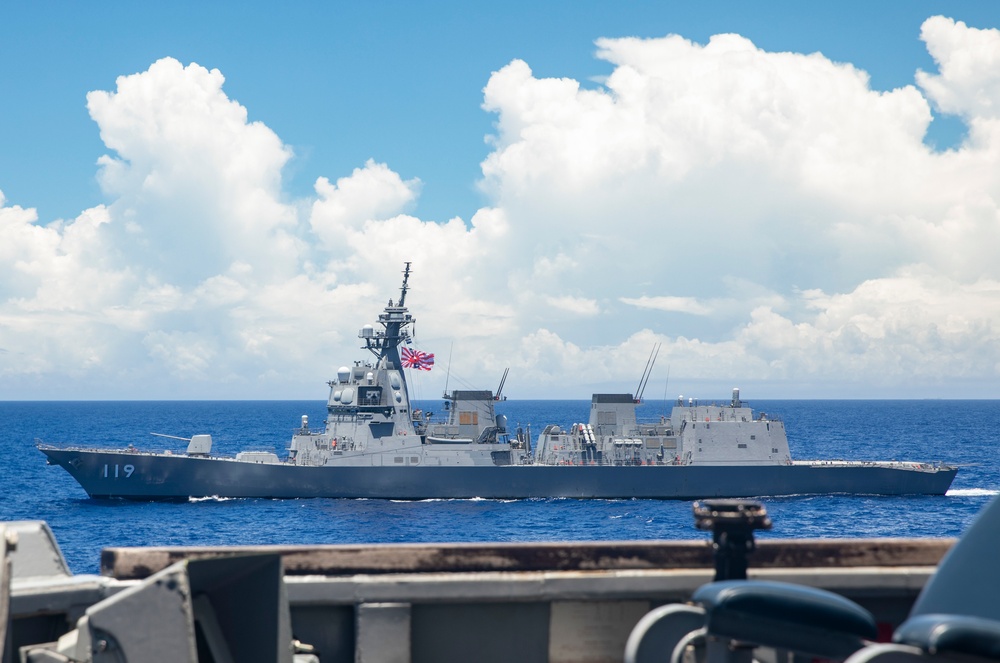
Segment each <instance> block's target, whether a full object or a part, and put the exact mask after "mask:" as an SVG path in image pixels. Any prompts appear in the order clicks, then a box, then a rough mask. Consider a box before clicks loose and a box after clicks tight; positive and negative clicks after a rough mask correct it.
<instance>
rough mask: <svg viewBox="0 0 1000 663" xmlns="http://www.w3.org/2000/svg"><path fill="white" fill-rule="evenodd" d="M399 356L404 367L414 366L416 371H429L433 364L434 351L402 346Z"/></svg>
mask: <svg viewBox="0 0 1000 663" xmlns="http://www.w3.org/2000/svg"><path fill="white" fill-rule="evenodd" d="M401 358H402V360H403V366H404V367H405V368H415V369H416V370H418V371H429V370H431V368H432V367H433V366H434V353H428V352H422V351H420V350H411V349H409V348H403V352H402V354H401Z"/></svg>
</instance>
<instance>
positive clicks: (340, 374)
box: [337, 366, 351, 382]
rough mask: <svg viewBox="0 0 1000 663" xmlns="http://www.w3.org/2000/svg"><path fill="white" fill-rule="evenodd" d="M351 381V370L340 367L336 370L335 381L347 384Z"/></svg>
mask: <svg viewBox="0 0 1000 663" xmlns="http://www.w3.org/2000/svg"><path fill="white" fill-rule="evenodd" d="M350 379H351V369H349V368H348V367H346V366H341V367H340V368H338V369H337V381H338V382H347V381H348V380H350Z"/></svg>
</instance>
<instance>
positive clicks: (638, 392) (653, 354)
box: [635, 343, 663, 403]
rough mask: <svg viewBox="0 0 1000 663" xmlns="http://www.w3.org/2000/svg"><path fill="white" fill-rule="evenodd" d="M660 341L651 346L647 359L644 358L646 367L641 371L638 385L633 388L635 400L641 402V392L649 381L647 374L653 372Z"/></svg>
mask: <svg viewBox="0 0 1000 663" xmlns="http://www.w3.org/2000/svg"><path fill="white" fill-rule="evenodd" d="M661 345H663V344H662V343H657V344H656V345H654V346H653V350H652V351H651V352H650V353H649V359H647V360H646V368H645V370H643V372H642V377H641V378H639V386H638V387H637V388H636V390H635V402H636V403H640V402H642V392H644V391H646V383H647V382H649V376H650V375H652V373H653V364H655V363H656V357H657V355H659V354H660V346H661Z"/></svg>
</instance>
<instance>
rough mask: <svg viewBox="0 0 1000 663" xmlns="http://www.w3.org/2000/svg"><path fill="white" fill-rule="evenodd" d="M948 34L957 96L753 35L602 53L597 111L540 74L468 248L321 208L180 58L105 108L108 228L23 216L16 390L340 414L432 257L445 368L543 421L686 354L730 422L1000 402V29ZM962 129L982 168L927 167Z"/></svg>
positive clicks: (330, 200) (398, 199)
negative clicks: (890, 402) (895, 401)
mask: <svg viewBox="0 0 1000 663" xmlns="http://www.w3.org/2000/svg"><path fill="white" fill-rule="evenodd" d="M921 38H922V39H923V40H924V41H925V42H926V43H927V47H928V50H929V51H930V52H931V54H932V56H933V57H934V59H935V61H936V62H937V63H938V66H939V72H938V73H936V74H935V73H924V72H918V73H917V74H916V85H912V86H906V87H903V88H900V89H897V90H890V91H878V90H873V89H871V87H870V81H869V78H868V76H867V74H866V73H865V72H863V71H861V70H859V69H857V68H855V67H853V66H851V65H849V64H841V63H835V62H831V61H830V60H828V59H827V58H825V57H824V56H822V55H820V54H812V55H803V54H796V53H770V52H767V51H764V50H762V49H759V48H757V47H756V46H755V45H754V44H752V43H751V42H750V41H748V40H747V39H745V38H743V37H741V36H739V35H732V34H730V35H717V36H716V37H713V38H712V39H711V40H710V41H709V42H708V43H707V44H704V45H701V44H696V43H693V42H691V41H688V40H686V39H684V38H682V37H679V36H667V37H664V38H660V39H637V38H625V39H601V40H598V42H597V49H598V50H597V56H598V57H599V58H601V59H603V60H605V61H607V62H608V63H610V64H611V65H612V67H613V71H612V73H611V74H610V75H609V76H608V77H607V78H606V79H604V84H603V85H601V86H597V87H589V88H588V87H584V86H581V85H580V84H579V83H578V82H577V81H574V80H572V79H567V78H536V77H535V75H534V74H533V73H532V71H531V69H530V67H529V65H528V64H527V63H525V62H523V61H520V60H515V61H513V62H511V63H510V64H509V65H507V66H506V67H503V68H502V69H500V70H499V71H497V72H495V73H494V74H493V75H492V76H491V77H490V79H489V81H488V82H487V84H486V86H485V89H484V99H483V107H484V109H485V110H486V111H488V112H490V113H493V114H495V116H496V134H495V135H494V136H492V138H491V142H490V145H491V147H492V151H491V153H490V154H489V155H488V156H487V158H486V159H485V160H484V162H483V164H482V169H483V180H482V182H481V187H482V190H483V192H484V193H485V194H486V195H487V196H488V198H489V205H488V206H486V207H484V208H483V209H480V210H479V211H478V212H477V213H476V214H475V215H473V217H472V218H471V219H469V220H468V221H466V220H463V219H461V218H457V217H456V218H452V219H450V220H447V221H445V222H441V223H437V222H430V221H425V220H422V219H420V218H418V217H416V216H414V215H413V213H412V212H413V210H414V209H415V202H416V200H417V198H418V196H419V192H420V186H421V183H420V181H419V180H417V179H412V180H404V179H403V178H402V177H401V176H400V175H399V174H398V173H396V172H395V171H393V170H392V165H391V164H387V163H378V162H375V161H373V160H369V161H367V162H366V163H365V164H363V165H362V166H359V167H358V168H356V169H354V171H353V172H351V173H349V174H345V175H341V176H339V177H338V176H337V175H338V174H328V175H327V176H318V177H317V178H316V180H315V195H314V196H310V197H309V198H308V199H306V200H304V201H291V200H290V196H289V195H288V194H287V192H286V191H285V186H284V183H283V180H282V173H283V170H284V168H285V167H286V165H287V164H288V162H289V160H290V159H291V158H292V156H293V155H292V150H291V149H290V148H289V147H288V146H286V145H285V144H284V143H283V142H282V141H281V139H280V138H279V137H278V136H277V135H276V134H275V133H274V132H273V131H272V130H271V129H270V128H268V127H266V126H265V125H263V124H262V123H260V122H254V121H252V120H251V119H250V113H248V110H247V109H246V108H244V107H243V106H242V105H240V104H239V103H238V102H237V101H235V100H232V99H230V98H229V97H228V96H227V94H226V93H225V92H224V91H223V83H224V79H223V76H222V74H221V73H220V72H219V71H218V70H209V69H206V68H204V67H202V66H200V65H197V64H189V65H186V66H185V65H182V64H181V63H179V62H177V61H175V60H172V59H169V58H167V59H164V60H160V61H158V62H155V63H153V64H152V65H151V66H150V67H149V69H148V70H147V71H144V72H141V73H137V74H132V75H129V76H123V77H121V78H119V79H118V81H117V87H116V89H115V90H114V91H110V92H103V91H96V92H93V93H91V94H90V95H88V107H89V109H90V112H91V116H92V117H93V119H94V120H95V122H97V124H98V127H99V130H100V133H101V137H102V139H103V140H104V142H105V144H106V145H107V147H108V150H109V154H108V155H105V156H104V157H101V159H100V160H99V167H98V177H99V180H100V182H101V185H102V187H103V190H104V192H105V194H106V195H107V196H108V203H107V204H106V205H103V206H99V207H95V208H92V209H89V210H86V211H85V212H83V213H81V214H80V215H79V216H78V217H77V218H75V219H72V220H68V221H67V220H59V221H53V222H50V223H40V222H39V219H38V217H37V214H36V212H35V211H34V210H32V209H30V208H23V207H19V206H7V205H5V203H4V202H3V200H2V197H0V374H2V375H3V376H4V378H5V381H6V384H7V385H8V387H7V389H8V391H9V393H10V394H12V395H13V394H14V393H16V391H17V390H21V389H24V388H26V387H31V388H32V389H35V391H34V392H32V393H33V394H35V395H36V396H49V397H74V396H105V397H122V396H125V395H128V396H134V395H136V394H142V395H148V396H150V397H157V396H164V395H170V396H173V395H176V394H177V393H179V391H180V392H183V393H185V394H190V395H201V396H215V397H232V396H235V397H239V396H244V397H245V396H257V397H261V396H263V397H267V396H282V395H286V394H287V395H300V396H306V397H309V396H312V397H316V396H318V395H320V394H321V393H322V388H321V387H319V385H320V383H321V381H322V380H323V379H325V378H326V377H328V376H329V374H330V373H331V371H332V370H334V369H335V367H336V366H338V365H340V364H343V363H345V362H349V361H350V360H351V359H353V358H361V357H362V355H361V351H360V350H358V348H357V338H356V334H357V329H358V328H359V327H360V326H361V325H362V324H364V323H365V322H369V321H370V319H371V318H372V316H373V315H375V314H376V313H377V312H378V310H379V308H380V307H381V305H382V304H384V303H385V300H387V299H389V298H390V297H391V298H393V299H395V298H397V297H398V294H399V293H398V286H399V276H400V274H399V273H400V270H401V269H402V264H403V262H404V261H411V262H412V263H413V269H414V275H413V278H412V280H411V286H412V290H411V293H410V294H409V295H408V303H409V304H410V306H411V308H412V310H413V312H414V314H415V315H416V317H417V318H418V320H419V323H418V327H417V331H418V342H419V343H420V344H421V345H423V346H424V347H425V348H426V349H428V350H429V351H432V352H435V351H436V352H437V354H438V356H439V359H440V360H441V361H442V362H443V358H444V352H445V348H447V347H449V346H450V344H451V342H452V341H454V342H455V353H454V354H455V356H454V369H455V373H456V374H463V375H466V376H469V378H470V379H472V380H475V381H476V382H477V383H482V382H487V383H492V380H493V378H494V376H495V375H499V372H500V370H502V368H504V367H506V366H511V368H512V371H511V378H510V381H509V384H510V386H509V387H508V393H511V394H516V396H517V397H522V398H527V397H559V396H573V397H586V396H587V395H588V393H589V391H591V390H601V391H606V390H608V388H609V385H610V386H612V387H614V388H616V389H617V388H621V389H622V390H630V389H633V388H634V385H632V384H631V380H632V379H637V378H638V375H637V373H638V372H640V370H641V367H642V366H643V365H644V364H645V362H646V360H647V359H648V356H649V352H650V349H651V348H652V347H653V346H654V345H655V344H656V343H662V344H663V350H662V351H661V354H660V357H661V359H660V364H661V366H664V367H665V366H666V365H669V366H670V371H671V380H672V383H676V384H678V385H679V388H683V387H682V385H683V384H684V383H685V381H687V382H689V383H694V384H697V385H701V386H706V385H712V388H713V389H721V390H722V394H723V395H724V394H725V393H727V390H728V388H729V387H731V386H732V384H734V383H737V382H743V383H744V384H746V383H748V382H749V383H756V384H758V385H760V384H763V383H764V381H772V383H774V384H777V385H781V384H792V383H794V384H796V385H802V384H827V383H836V384H837V385H840V386H841V387H842V388H845V389H846V388H854V387H857V386H865V387H870V386H871V385H877V386H879V388H883V387H884V388H885V389H886V390H891V389H893V388H896V389H899V390H904V391H906V393H912V391H910V390H912V389H913V387H912V385H914V384H919V385H924V387H923V388H924V389H925V391H926V393H927V394H928V395H935V394H934V393H932V392H933V391H934V390H935V389H938V388H941V387H942V385H944V384H946V383H949V382H951V383H955V382H958V383H963V381H965V382H968V383H971V382H974V381H976V380H990V381H992V380H995V378H996V374H997V371H998V370H1000V369H998V367H1000V350H997V349H996V348H1000V344H998V343H997V342H996V341H997V340H998V339H996V332H995V330H996V329H1000V304H997V303H996V302H1000V297H998V296H997V295H998V294H1000V293H998V289H1000V285H998V284H1000V266H998V263H997V261H996V259H995V255H994V254H995V247H996V246H1000V211H998V207H997V200H1000V180H998V179H997V178H996V176H995V173H996V172H998V166H1000V163H998V162H1000V142H998V141H996V140H994V138H993V136H994V133H995V131H996V130H997V127H998V126H1000V125H998V124H997V122H996V117H995V116H996V108H998V107H1000V85H998V84H997V81H998V80H1000V78H998V74H996V71H997V68H996V66H995V63H996V62H997V60H998V59H1000V32H998V31H996V30H980V29H976V28H972V27H969V26H967V25H965V24H963V23H961V22H956V21H954V20H951V19H946V18H942V17H935V18H931V19H928V21H927V22H926V23H925V24H924V26H923V30H922V32H921ZM932 107H934V108H935V109H937V110H940V111H942V112H946V113H953V114H957V115H959V116H960V117H961V118H962V119H963V121H965V122H967V123H968V124H969V126H970V139H969V141H967V142H966V144H964V145H962V146H961V147H959V148H958V149H954V150H949V151H947V152H935V151H933V150H931V149H929V148H928V147H927V146H926V145H925V144H924V143H923V139H924V134H925V132H926V130H927V127H928V126H929V123H930V122H931V121H932V120H931V117H932V115H931V108H932ZM251 111H252V109H251ZM676 292H680V293H684V295H683V296H677V295H670V294H664V293H676ZM678 314H681V315H678ZM64 376H70V377H71V378H72V379H71V380H70V381H69V387H66V389H78V390H79V389H81V388H82V385H85V384H88V383H93V382H95V381H98V380H100V381H102V384H108V385H118V387H117V388H118V391H114V390H113V389H108V390H107V391H106V392H99V393H92V392H83V393H80V392H79V391H76V392H74V391H69V392H60V391H58V388H59V387H53V386H52V385H57V384H62V382H61V380H60V378H62V377H64ZM422 379H423V380H425V381H434V380H440V381H443V376H442V375H440V373H437V372H435V373H432V374H431V375H430V376H424V377H423V378H422ZM313 387H316V388H318V389H319V390H320V391H319V394H318V393H316V392H314V391H313ZM47 388H48V389H55V391H46V389H47ZM918 390H919V388H918ZM434 392H435V393H436V389H435V390H434ZM802 393H803V392H802V391H801V390H799V389H797V390H796V391H795V392H794V393H791V394H787V393H786V394H781V393H776V394H774V393H772V395H793V396H794V395H801V394H802ZM703 395H705V396H711V395H712V394H703ZM941 395H950V394H941ZM992 395H996V393H994V394H992Z"/></svg>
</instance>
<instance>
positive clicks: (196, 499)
mask: <svg viewBox="0 0 1000 663" xmlns="http://www.w3.org/2000/svg"><path fill="white" fill-rule="evenodd" d="M238 499H240V498H238V497H219V496H218V495H212V496H211V497H189V498H188V502H231V501H232V500H238Z"/></svg>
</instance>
